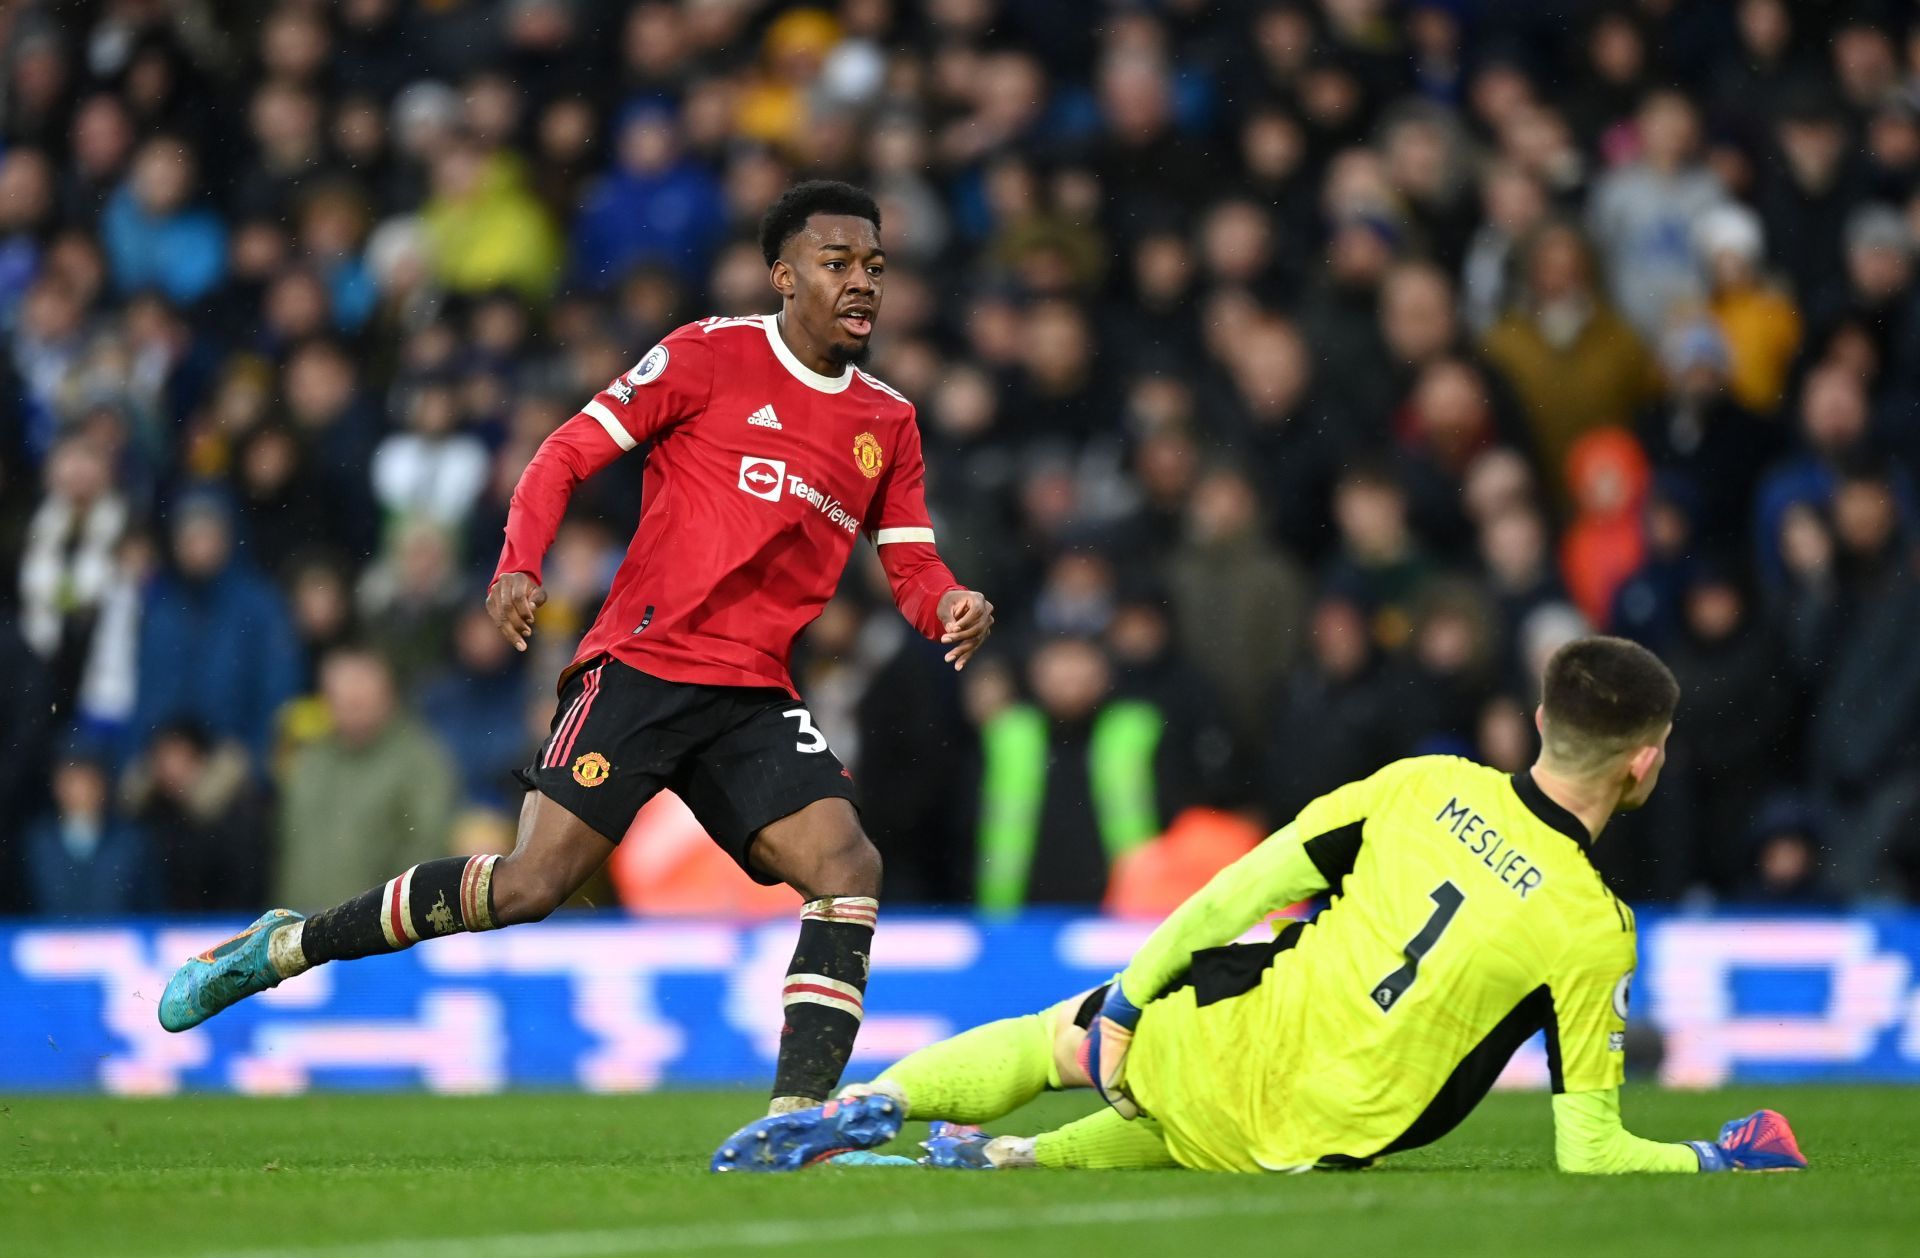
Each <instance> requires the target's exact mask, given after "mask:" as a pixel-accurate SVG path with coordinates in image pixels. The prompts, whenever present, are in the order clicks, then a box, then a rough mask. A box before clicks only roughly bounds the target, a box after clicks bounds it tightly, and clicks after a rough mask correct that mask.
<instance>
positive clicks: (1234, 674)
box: [1167, 468, 1311, 743]
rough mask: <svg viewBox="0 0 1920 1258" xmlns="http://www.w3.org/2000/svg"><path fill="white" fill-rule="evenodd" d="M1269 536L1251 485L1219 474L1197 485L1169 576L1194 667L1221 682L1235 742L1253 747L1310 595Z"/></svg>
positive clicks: (1216, 684) (1218, 688)
mask: <svg viewBox="0 0 1920 1258" xmlns="http://www.w3.org/2000/svg"><path fill="white" fill-rule="evenodd" d="M1262 534H1263V530H1262V529H1261V527H1260V500H1259V499H1258V498H1257V497H1256V496H1255V491H1254V488H1253V484H1252V482H1250V481H1249V480H1248V479H1247V478H1246V477H1245V476H1244V475H1242V474H1241V473H1240V472H1238V471H1235V470H1231V469H1227V468H1218V469H1215V470H1214V471H1211V472H1208V473H1207V474H1206V475H1205V476H1203V477H1202V478H1201V479H1200V482H1199V484H1197V485H1196V486H1194V491H1193V498H1192V502H1191V505H1190V507H1189V509H1188V512H1187V537H1186V541H1185V543H1184V544H1183V545H1182V546H1181V547H1180V548H1179V549H1178V550H1176V551H1175V552H1174V555H1173V562H1172V564H1171V566H1170V567H1169V569H1168V572H1167V578H1168V583H1169V588H1170V589H1171V592H1172V595H1173V611H1174V621H1175V624H1176V625H1177V626H1178V628H1179V634H1180V641H1181V642H1182V643H1183V644H1184V646H1185V651H1186V657H1187V661H1188V662H1189V663H1190V664H1191V665H1192V666H1193V667H1194V668H1195V669H1197V670H1198V671H1199V672H1200V673H1201V674H1203V675H1204V676H1205V677H1207V678H1208V679H1209V680H1210V681H1211V682H1212V683H1213V689H1214V691H1215V693H1217V694H1219V695H1221V696H1222V697H1223V700H1224V703H1225V711H1226V713H1227V715H1228V717H1229V718H1230V720H1231V722H1232V725H1233V729H1234V731H1235V733H1236V736H1238V737H1240V738H1243V739H1245V740H1247V741H1248V742H1249V743H1251V742H1252V741H1253V740H1254V739H1255V738H1257V737H1258V735H1259V731H1260V728H1261V725H1262V723H1263V721H1264V719H1265V715H1266V705H1267V696H1268V695H1269V694H1271V693H1272V691H1273V688H1274V685H1275V684H1276V683H1277V682H1278V681H1279V680H1280V678H1281V677H1283V676H1285V675H1286V672H1287V669H1288V668H1289V667H1291V665H1292V663H1293V660H1294V657H1295V656H1296V654H1297V653H1298V652H1299V650H1300V646H1301V639H1302V637H1303V636H1304V633H1303V631H1304V628H1305V621H1306V613H1307V605H1308V601H1309V599H1310V598H1311V587H1310V586H1309V584H1308V581H1307V577H1306V574H1305V573H1304V572H1302V571H1301V570H1300V568H1299V567H1298V565H1296V564H1295V563H1294V562H1293V561H1292V560H1291V559H1290V558H1288V557H1287V555H1286V554H1285V553H1284V552H1282V551H1278V550H1275V549H1274V548H1273V547H1272V546H1270V545H1269V544H1268V543H1267V542H1266V541H1265V540H1264V539H1263V536H1262Z"/></svg>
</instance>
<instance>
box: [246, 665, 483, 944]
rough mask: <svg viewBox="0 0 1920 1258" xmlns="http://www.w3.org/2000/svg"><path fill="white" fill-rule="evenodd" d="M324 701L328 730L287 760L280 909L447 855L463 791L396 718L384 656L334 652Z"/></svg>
mask: <svg viewBox="0 0 1920 1258" xmlns="http://www.w3.org/2000/svg"><path fill="white" fill-rule="evenodd" d="M320 692H321V695H322V696H323V698H324V699H325V702H326V714H327V718H328V721H329V723H330V728H329V730H328V732H327V733H326V734H325V735H324V736H322V737H321V738H319V739H317V740H316V741H314V742H313V743H311V744H309V745H308V746H306V747H303V748H301V749H300V750H299V751H297V752H296V753H294V755H293V756H292V758H291V759H289V760H288V761H287V764H286V771H285V773H284V775H283V776H282V779H281V787H280V792H281V794H280V847H279V851H278V853H277V854H276V858H275V862H274V887H275V890H274V896H273V898H274V900H275V902H276V903H281V904H293V905H299V906H303V907H304V906H307V905H316V904H330V903H334V902H336V901H337V900H340V899H344V898H345V897H347V896H349V895H355V894H358V892H359V891H361V890H364V889H366V888H367V887H368V886H371V885H372V884H374V883H376V882H378V881H380V878H381V876H382V871H385V873H386V874H387V875H391V874H392V872H393V871H394V870H395V869H397V868H404V867H405V866H408V865H413V864H418V863H419V862H421V861H423V860H431V859H432V858H434V857H436V856H445V855H447V854H448V851H449V850H450V849H449V846H448V844H449V838H450V835H451V829H452V825H453V809H454V800H455V792H456V789H457V785H456V775H455V772H454V765H453V762H452V759H451V757H449V756H448V754H447V752H446V749H445V748H443V747H442V746H441V745H440V744H439V742H437V741H436V740H435V739H434V738H433V736H432V735H431V734H428V733H427V732H426V731H425V730H424V729H422V728H421V727H420V726H419V725H417V724H415V722H414V721H413V719H412V718H411V717H409V716H406V715H405V714H403V713H402V712H401V711H400V710H399V707H398V704H399V697H398V696H397V695H396V694H395V693H394V686H393V675H392V674H391V673H390V672H389V671H388V669H387V666H386V664H385V663H384V662H383V661H382V660H381V659H380V657H379V656H378V655H375V654H373V653H371V652H368V651H365V650H359V649H353V648H346V649H342V650H338V651H335V652H334V653H333V654H331V655H329V656H328V657H327V658H326V660H325V661H324V662H323V663H322V664H321V667H320Z"/></svg>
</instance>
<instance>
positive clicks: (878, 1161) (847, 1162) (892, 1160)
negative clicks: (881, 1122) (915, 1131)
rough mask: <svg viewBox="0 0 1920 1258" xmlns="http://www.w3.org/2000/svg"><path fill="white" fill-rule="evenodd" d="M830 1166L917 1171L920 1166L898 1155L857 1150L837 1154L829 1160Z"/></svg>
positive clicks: (910, 1159)
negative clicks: (894, 1168) (900, 1167)
mask: <svg viewBox="0 0 1920 1258" xmlns="http://www.w3.org/2000/svg"><path fill="white" fill-rule="evenodd" d="M827 1165H828V1166H911V1167H913V1168H914V1169H915V1170H918V1169H919V1168H920V1164H919V1163H918V1162H916V1161H914V1160H913V1159H912V1158H906V1157H901V1156H900V1155H899V1154H898V1153H868V1152H867V1151H866V1150H865V1149H855V1150H854V1151H853V1152H851V1153H836V1154H834V1155H833V1156H832V1157H830V1158H828V1159H827Z"/></svg>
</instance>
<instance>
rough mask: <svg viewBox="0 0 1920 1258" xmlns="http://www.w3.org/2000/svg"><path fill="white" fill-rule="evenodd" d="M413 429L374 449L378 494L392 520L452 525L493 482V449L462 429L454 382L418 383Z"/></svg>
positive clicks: (410, 408)
mask: <svg viewBox="0 0 1920 1258" xmlns="http://www.w3.org/2000/svg"><path fill="white" fill-rule="evenodd" d="M406 414H407V431H405V432H401V433H395V434H394V435H393V436H391V437H388V438H387V439H386V440H385V441H382V442H381V443H380V445H379V446H378V447H377V448H376V449H375V450H374V452H373V469H372V470H373V493H374V497H375V498H376V499H378V500H379V503H380V506H381V508H382V509H383V510H385V511H386V512H387V514H388V517H389V518H390V519H407V518H417V519H423V520H431V521H433V522H434V523H435V524H439V525H441V526H442V527H448V528H450V527H451V526H452V525H454V524H456V523H458V522H459V521H460V520H462V519H464V518H465V517H466V514H467V512H469V511H471V510H472V509H473V504H474V501H475V500H476V499H478V498H479V496H480V491H481V489H482V488H483V487H484V486H485V485H486V481H487V448H486V446H484V445H482V444H481V443H480V441H479V440H478V439H477V438H475V437H474V436H473V435H471V434H470V433H466V432H463V431H461V429H460V418H461V416H460V395H459V393H458V392H457V391H456V389H455V385H454V381H452V380H448V379H427V380H422V381H420V382H419V383H418V384H416V385H415V386H414V388H413V390H412V397H411V400H410V401H409V402H408V403H407V407H406Z"/></svg>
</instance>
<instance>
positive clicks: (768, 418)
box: [747, 406, 780, 429]
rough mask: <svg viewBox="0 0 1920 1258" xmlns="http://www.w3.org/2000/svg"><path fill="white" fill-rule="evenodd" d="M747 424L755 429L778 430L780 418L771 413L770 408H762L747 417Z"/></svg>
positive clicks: (771, 409)
mask: <svg viewBox="0 0 1920 1258" xmlns="http://www.w3.org/2000/svg"><path fill="white" fill-rule="evenodd" d="M747 422H748V423H749V424H752V425H753V426H754V427H756V428H774V429H778V428H779V427H780V417H779V416H778V415H775V414H774V413H773V408H772V407H771V406H763V407H761V408H760V409H759V410H757V411H755V412H754V413H753V414H751V415H749V416H747Z"/></svg>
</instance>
